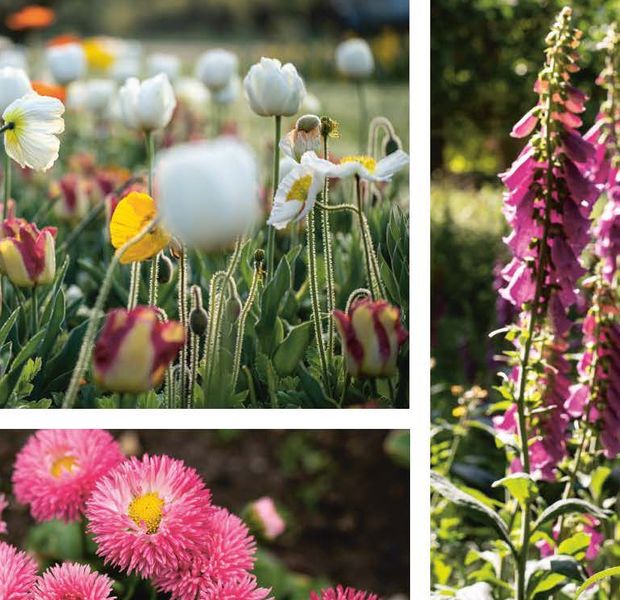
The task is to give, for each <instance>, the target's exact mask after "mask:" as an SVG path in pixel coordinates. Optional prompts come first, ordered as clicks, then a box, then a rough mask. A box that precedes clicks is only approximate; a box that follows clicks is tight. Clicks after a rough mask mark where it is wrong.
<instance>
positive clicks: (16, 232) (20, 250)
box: [0, 219, 56, 288]
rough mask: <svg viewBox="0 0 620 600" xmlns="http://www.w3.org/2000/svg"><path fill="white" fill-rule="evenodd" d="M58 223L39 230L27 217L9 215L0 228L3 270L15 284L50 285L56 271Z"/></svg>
mask: <svg viewBox="0 0 620 600" xmlns="http://www.w3.org/2000/svg"><path fill="white" fill-rule="evenodd" d="M55 236H56V228H55V227H44V228H43V229H42V230H39V229H38V228H37V226H36V225H35V224H34V223H28V222H27V221H26V220H25V219H7V220H5V221H4V223H3V224H2V227H1V230H0V272H1V273H3V274H4V275H6V276H7V277H8V278H9V279H10V281H11V283H13V285H16V286H17V287H25V288H31V287H34V286H36V285H47V284H50V283H52V282H53V281H54V276H55V274H56V249H55V242H54V238H55Z"/></svg>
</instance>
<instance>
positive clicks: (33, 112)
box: [2, 92, 65, 171]
mask: <svg viewBox="0 0 620 600" xmlns="http://www.w3.org/2000/svg"><path fill="white" fill-rule="evenodd" d="M64 112H65V107H64V105H63V103H62V102H61V101H60V100H58V98H51V97H49V96H39V95H38V94H35V93H34V92H32V93H30V94H27V95H26V96H23V97H22V98H18V99H17V100H15V101H14V102H13V103H11V104H10V105H9V106H8V107H7V108H6V110H5V111H4V112H3V113H2V118H3V119H4V122H5V124H6V125H9V126H10V129H7V130H6V131H5V132H4V147H5V149H6V152H7V154H8V155H9V156H10V157H11V158H12V159H13V160H14V161H16V162H17V163H19V164H20V165H21V166H22V167H30V168H31V169H35V170H36V171H47V170H48V169H49V168H50V167H51V166H52V165H53V164H54V162H55V161H56V159H57V158H58V151H59V148H60V140H59V139H58V137H56V136H57V135H58V134H60V133H62V132H63V131H64V129H65V122H64V120H63V118H62V115H63V113H64Z"/></svg>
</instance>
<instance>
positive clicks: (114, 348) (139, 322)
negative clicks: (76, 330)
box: [93, 306, 185, 394]
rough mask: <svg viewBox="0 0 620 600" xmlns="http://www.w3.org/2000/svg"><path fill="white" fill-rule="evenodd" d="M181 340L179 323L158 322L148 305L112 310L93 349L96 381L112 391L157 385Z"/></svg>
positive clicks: (183, 336)
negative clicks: (131, 308)
mask: <svg viewBox="0 0 620 600" xmlns="http://www.w3.org/2000/svg"><path fill="white" fill-rule="evenodd" d="M184 343H185V331H184V329H183V326H182V325H181V323H179V322H178V321H166V322H161V321H160V320H159V315H158V312H157V310H156V309H155V308H153V307H151V306H138V307H136V308H134V309H133V310H125V309H122V308H119V309H116V310H112V311H110V312H109V313H108V315H107V318H106V322H105V325H104V326H103V329H102V331H101V335H100V336H99V339H98V340H97V343H96V345H95V349H94V352H93V373H94V377H95V381H96V383H97V384H98V385H99V386H101V387H103V388H105V389H107V390H110V391H113V392H129V393H136V394H137V393H140V392H146V391H148V390H150V389H153V388H156V387H158V386H159V385H160V384H161V382H162V381H163V378H164V374H165V372H166V368H167V367H168V365H169V364H170V362H171V361H172V360H173V359H174V358H175V356H176V355H177V353H178V352H179V350H180V349H181V347H182V346H183V344H184Z"/></svg>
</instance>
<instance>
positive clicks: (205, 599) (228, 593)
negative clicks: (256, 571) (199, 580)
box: [198, 574, 272, 600]
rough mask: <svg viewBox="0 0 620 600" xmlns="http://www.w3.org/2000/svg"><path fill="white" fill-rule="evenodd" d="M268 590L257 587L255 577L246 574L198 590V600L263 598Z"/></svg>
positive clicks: (252, 599) (262, 599) (257, 599)
mask: <svg viewBox="0 0 620 600" xmlns="http://www.w3.org/2000/svg"><path fill="white" fill-rule="evenodd" d="M270 591H271V590H267V589H265V588H259V587H257V584H256V577H254V576H253V575H249V574H246V575H244V576H243V577H239V578H237V579H229V580H228V581H225V582H219V583H212V584H211V585H209V586H208V587H206V588H204V589H202V590H200V594H199V595H198V600H265V599H266V598H267V596H269V592H270ZM269 600H272V599H271V598H270V599H269Z"/></svg>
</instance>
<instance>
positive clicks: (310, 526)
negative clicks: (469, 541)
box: [0, 430, 409, 596]
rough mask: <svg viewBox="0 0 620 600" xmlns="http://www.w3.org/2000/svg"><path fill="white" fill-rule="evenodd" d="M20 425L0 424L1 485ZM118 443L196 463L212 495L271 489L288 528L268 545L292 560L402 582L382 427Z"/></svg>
mask: <svg viewBox="0 0 620 600" xmlns="http://www.w3.org/2000/svg"><path fill="white" fill-rule="evenodd" d="M28 435H29V434H28V432H23V431H10V432H8V431H3V432H1V433H0V489H2V490H3V491H5V492H9V491H10V475H11V469H12V464H13V461H14V458H15V454H16V452H17V451H18V450H19V448H20V447H21V446H22V445H23V443H24V442H25V440H26V438H27V437H28ZM115 435H116V436H117V437H119V439H120V440H121V442H122V444H123V447H124V449H125V451H126V452H127V453H134V454H140V453H142V452H148V453H152V454H157V453H168V454H170V455H171V456H173V457H175V458H179V459H182V460H184V461H185V462H186V463H187V464H188V465H190V466H192V467H194V468H196V469H197V470H198V471H199V473H200V474H201V475H202V476H203V477H204V479H205V481H206V483H207V485H208V486H209V487H210V488H211V490H212V492H213V499H214V502H215V503H216V504H219V505H223V506H226V507H227V508H229V509H230V510H232V511H234V512H236V513H240V512H241V511H242V510H243V508H244V506H245V505H246V503H247V502H249V501H251V500H254V499H256V498H258V497H260V496H265V495H266V496H271V497H273V498H274V500H275V501H276V502H277V503H278V505H279V506H281V507H282V508H283V509H284V510H285V511H286V513H287V521H288V529H287V532H286V533H285V534H284V535H283V536H281V538H279V539H278V540H277V541H276V542H273V543H271V544H270V545H269V546H268V547H269V549H270V550H271V551H272V552H273V553H274V554H276V555H277V556H278V557H279V558H280V559H281V560H282V561H283V562H284V563H285V564H286V565H287V566H288V568H290V569H291V570H294V571H298V572H301V573H306V574H308V575H312V576H326V577H328V578H329V579H330V580H332V581H333V582H340V583H343V584H347V585H354V586H355V587H357V588H361V589H368V590H372V591H374V592H376V593H378V594H379V595H380V596H389V595H391V594H396V593H399V592H400V593H404V594H408V591H409V472H408V471H407V470H405V469H403V468H400V467H398V466H396V465H395V464H394V463H393V462H392V460H391V459H390V458H388V457H387V456H386V454H385V452H384V450H383V443H384V440H385V436H386V435H387V433H386V432H383V431H331V430H330V431H304V432H302V431H153V430H143V431H139V432H120V431H119V432H115ZM4 516H5V520H6V521H7V523H8V527H9V536H8V540H9V541H10V542H12V543H14V544H16V545H18V546H19V545H20V544H21V542H22V540H23V538H24V536H25V534H26V531H27V528H28V526H29V524H30V523H31V520H30V517H29V515H28V512H27V510H26V509H25V508H24V507H19V506H16V504H15V502H11V507H10V508H9V509H8V510H7V511H6V512H5V515H4Z"/></svg>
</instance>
